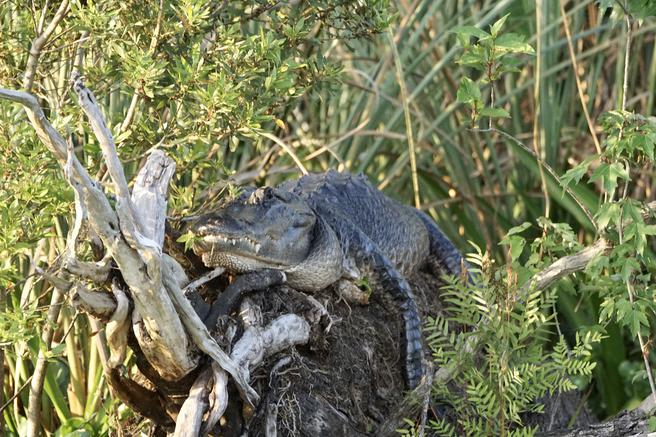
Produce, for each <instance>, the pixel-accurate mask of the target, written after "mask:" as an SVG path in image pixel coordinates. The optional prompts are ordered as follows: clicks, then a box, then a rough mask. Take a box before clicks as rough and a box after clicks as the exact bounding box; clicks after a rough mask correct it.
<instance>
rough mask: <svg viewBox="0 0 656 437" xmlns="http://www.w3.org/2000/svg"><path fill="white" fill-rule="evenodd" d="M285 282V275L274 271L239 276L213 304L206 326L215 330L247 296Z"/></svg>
mask: <svg viewBox="0 0 656 437" xmlns="http://www.w3.org/2000/svg"><path fill="white" fill-rule="evenodd" d="M283 282H285V274H284V273H283V272H281V271H280V270H273V269H262V270H257V271H255V272H250V273H244V274H242V275H240V276H238V277H237V278H236V279H235V281H234V282H233V283H232V284H230V285H228V286H227V287H226V289H225V290H224V291H223V293H221V294H220V295H219V296H218V297H217V298H216V300H215V301H214V302H213V303H212V306H211V308H210V310H209V311H208V313H209V314H208V315H207V317H206V318H205V326H207V329H210V330H212V329H214V327H215V326H216V322H217V320H218V319H219V317H221V316H225V315H228V314H230V312H231V311H232V310H233V309H234V308H235V307H236V306H237V304H238V303H239V301H240V300H241V298H242V297H243V296H244V295H245V294H247V293H253V292H256V291H260V290H264V289H266V288H269V287H272V286H274V285H280V284H282V283H283Z"/></svg>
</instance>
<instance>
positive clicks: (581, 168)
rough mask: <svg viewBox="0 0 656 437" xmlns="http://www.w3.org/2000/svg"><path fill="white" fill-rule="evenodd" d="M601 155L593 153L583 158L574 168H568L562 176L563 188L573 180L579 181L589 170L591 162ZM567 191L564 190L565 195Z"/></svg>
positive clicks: (561, 183)
mask: <svg viewBox="0 0 656 437" xmlns="http://www.w3.org/2000/svg"><path fill="white" fill-rule="evenodd" d="M598 157H599V155H596V154H595V155H592V156H589V157H587V158H586V159H584V160H583V162H581V163H580V164H578V165H576V166H574V167H573V168H571V169H569V170H567V171H566V172H565V174H564V175H562V176H561V177H560V185H561V186H562V187H563V188H566V187H568V186H569V185H570V184H571V183H572V182H575V183H577V184H578V183H579V182H580V181H581V178H582V177H583V175H584V174H586V173H587V172H588V168H589V167H590V163H592V161H594V160H595V159H597V158H598ZM564 194H565V191H564V190H563V195H564Z"/></svg>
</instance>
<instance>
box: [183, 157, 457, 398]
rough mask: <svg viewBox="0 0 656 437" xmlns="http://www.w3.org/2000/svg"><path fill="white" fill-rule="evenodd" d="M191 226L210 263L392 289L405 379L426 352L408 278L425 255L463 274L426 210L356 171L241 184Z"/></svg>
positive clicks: (322, 284)
mask: <svg viewBox="0 0 656 437" xmlns="http://www.w3.org/2000/svg"><path fill="white" fill-rule="evenodd" d="M188 229H189V231H191V233H192V234H193V235H194V236H195V238H194V241H195V242H194V245H193V250H194V252H195V253H196V254H197V255H199V256H201V258H202V261H203V263H204V264H205V265H206V266H207V267H224V268H226V269H227V270H229V271H231V272H234V273H246V272H255V271H259V270H262V269H274V270H279V271H282V272H283V273H284V276H285V278H286V282H287V284H288V285H289V286H291V287H293V288H295V289H297V290H300V291H308V292H312V291H319V290H322V289H324V288H326V287H328V286H330V285H332V284H338V283H340V282H343V281H355V280H358V279H364V278H366V279H367V280H368V281H369V283H370V284H371V286H372V287H373V289H382V290H384V291H385V292H387V293H389V295H391V297H392V298H393V301H394V303H395V306H396V307H397V308H398V310H399V312H400V313H401V315H402V317H403V321H404V328H405V335H404V337H403V338H404V341H405V344H404V348H405V354H404V355H405V377H406V383H407V384H408V386H409V387H410V388H414V387H416V386H417V385H418V384H419V382H420V380H421V378H422V376H423V364H422V359H423V351H422V343H421V321H420V317H419V313H418V310H417V305H416V303H415V300H414V297H413V293H412V290H411V288H410V286H409V285H408V282H407V281H406V279H405V278H406V277H408V276H409V275H411V274H412V273H413V272H415V271H416V270H417V269H419V268H420V267H422V265H424V264H425V263H426V262H427V260H429V259H430V258H431V257H434V258H435V260H436V261H437V262H438V263H439V266H440V268H441V269H442V270H444V272H445V273H447V274H450V275H456V276H457V275H460V274H461V270H462V269H463V266H464V261H463V260H462V257H461V255H460V253H459V252H458V250H457V249H456V248H455V246H454V245H453V244H452V243H451V242H450V241H449V239H448V238H447V237H446V236H445V235H444V234H443V233H442V231H441V230H440V229H439V228H438V226H437V225H436V224H435V222H434V221H433V220H432V219H431V218H430V217H429V216H428V215H427V214H425V213H424V212H422V211H419V210H417V209H414V208H412V207H409V206H406V205H403V204H401V203H398V202H396V201H395V200H393V199H391V198H389V197H387V196H385V195H384V194H383V193H382V192H381V191H379V190H378V189H376V188H375V187H373V186H372V185H371V184H370V183H369V182H368V181H367V179H366V178H365V177H364V176H362V175H360V176H354V175H351V174H348V173H339V172H336V171H333V170H330V171H328V172H326V173H321V174H308V175H305V176H303V177H301V178H300V179H298V180H294V181H289V182H285V183H283V184H281V185H279V186H278V187H276V188H271V187H264V188H257V189H255V188H251V189H246V190H245V191H244V192H243V193H242V194H241V195H239V196H238V197H237V198H235V199H234V200H231V201H228V202H227V203H225V204H224V205H221V206H220V207H219V208H218V209H217V210H215V211H213V212H210V213H208V214H205V215H202V216H199V217H198V218H196V219H195V220H193V221H192V222H191V224H190V225H189V228H188ZM218 300H220V299H218Z"/></svg>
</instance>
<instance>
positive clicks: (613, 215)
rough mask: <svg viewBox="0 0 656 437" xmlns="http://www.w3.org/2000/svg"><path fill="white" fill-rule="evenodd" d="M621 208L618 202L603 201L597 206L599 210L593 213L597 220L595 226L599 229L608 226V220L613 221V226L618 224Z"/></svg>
mask: <svg viewBox="0 0 656 437" xmlns="http://www.w3.org/2000/svg"><path fill="white" fill-rule="evenodd" d="M621 213H622V211H621V209H620V205H619V203H616V202H608V203H604V204H602V205H601V206H600V207H599V211H597V214H596V215H595V220H596V221H597V226H598V227H599V230H603V229H605V228H606V226H608V224H609V223H610V222H613V223H614V224H615V226H617V227H619V226H620V220H621V218H622V216H621Z"/></svg>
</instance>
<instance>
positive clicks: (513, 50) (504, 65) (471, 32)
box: [452, 14, 534, 126]
mask: <svg viewBox="0 0 656 437" xmlns="http://www.w3.org/2000/svg"><path fill="white" fill-rule="evenodd" d="M507 19H508V14H506V15H504V16H503V17H501V18H500V19H499V20H497V21H496V22H495V23H493V24H492V25H490V32H489V33H488V32H486V31H484V30H482V29H480V28H478V27H475V26H459V27H456V28H455V29H453V30H452V32H453V33H455V34H456V37H457V39H458V42H459V43H460V45H461V46H462V48H463V49H464V51H463V54H462V55H461V56H460V57H459V58H458V61H457V62H458V63H459V64H461V65H464V66H466V67H471V68H473V69H475V70H478V71H480V72H481V76H480V79H479V80H478V82H479V83H480V84H488V85H489V86H490V99H489V106H487V107H486V106H485V103H484V101H483V98H482V95H481V90H480V86H479V84H477V83H476V82H474V81H473V80H472V79H469V78H468V77H463V78H462V79H461V81H460V86H459V87H458V94H457V99H458V102H460V103H464V104H466V105H468V106H469V107H470V109H471V123H472V125H473V126H476V125H477V124H478V119H479V118H480V117H488V118H490V119H493V118H507V117H510V114H509V113H508V111H506V110H505V109H503V108H497V107H494V82H496V81H497V80H499V79H500V78H501V77H502V76H503V75H504V74H506V73H511V72H519V66H520V65H521V61H520V59H519V57H518V55H521V54H532V53H534V50H533V48H532V47H531V46H530V45H529V44H528V43H526V42H525V38H524V37H523V36H521V35H519V34H517V33H503V34H502V33H500V32H501V29H502V28H503V25H504V24H505V22H506V20H507ZM472 38H475V39H476V42H475V43H474V44H471V39H472ZM490 122H491V121H490Z"/></svg>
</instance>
